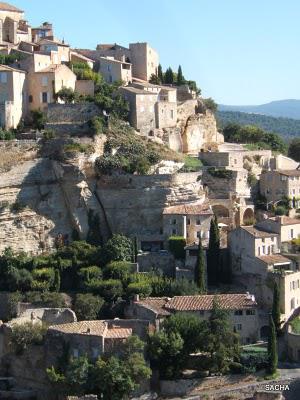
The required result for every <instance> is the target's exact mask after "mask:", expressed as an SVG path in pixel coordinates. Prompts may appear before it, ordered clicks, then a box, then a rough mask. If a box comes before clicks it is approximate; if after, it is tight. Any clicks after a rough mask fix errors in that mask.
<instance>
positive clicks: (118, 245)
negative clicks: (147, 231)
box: [102, 234, 132, 264]
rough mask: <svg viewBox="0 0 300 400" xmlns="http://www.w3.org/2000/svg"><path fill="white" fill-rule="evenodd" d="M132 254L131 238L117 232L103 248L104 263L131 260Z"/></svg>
mask: <svg viewBox="0 0 300 400" xmlns="http://www.w3.org/2000/svg"><path fill="white" fill-rule="evenodd" d="M131 256H132V242H131V239H130V238H128V237H126V236H124V235H121V234H115V235H113V236H112V238H111V239H109V240H108V241H107V243H106V244H105V245H104V246H103V249H102V259H103V262H104V264H107V263H109V262H110V261H129V262H130V261H131Z"/></svg>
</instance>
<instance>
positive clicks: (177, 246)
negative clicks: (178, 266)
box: [169, 236, 186, 260]
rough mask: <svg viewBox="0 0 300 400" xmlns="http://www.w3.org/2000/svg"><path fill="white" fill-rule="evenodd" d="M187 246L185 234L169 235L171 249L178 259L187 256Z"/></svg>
mask: <svg viewBox="0 0 300 400" xmlns="http://www.w3.org/2000/svg"><path fill="white" fill-rule="evenodd" d="M185 246H186V240H185V238H184V237H183V236H170V237H169V249H170V251H171V253H172V254H173V255H174V257H175V258H176V259H177V260H178V259H179V260H183V259H184V258H185V250H184V248H185Z"/></svg>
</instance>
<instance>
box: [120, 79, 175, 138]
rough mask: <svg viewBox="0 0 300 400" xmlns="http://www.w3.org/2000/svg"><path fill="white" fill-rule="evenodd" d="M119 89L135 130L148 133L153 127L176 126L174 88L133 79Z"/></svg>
mask: <svg viewBox="0 0 300 400" xmlns="http://www.w3.org/2000/svg"><path fill="white" fill-rule="evenodd" d="M119 90H120V92H121V93H122V94H123V96H124V98H125V100H127V101H128V102H129V106H130V115H129V120H130V124H131V125H132V126H133V127H134V128H135V129H136V130H138V131H140V132H141V133H143V134H145V135H148V134H149V133H151V132H153V131H154V130H155V129H163V128H172V127H175V126H176V123H177V102H176V89H174V88H171V87H165V86H157V85H151V84H149V83H147V82H138V81H134V82H133V83H132V85H131V86H127V87H122V88H120V89H119Z"/></svg>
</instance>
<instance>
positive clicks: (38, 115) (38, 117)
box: [31, 110, 46, 130]
mask: <svg viewBox="0 0 300 400" xmlns="http://www.w3.org/2000/svg"><path fill="white" fill-rule="evenodd" d="M31 121H32V126H33V128H34V129H39V130H41V129H43V128H44V126H45V123H46V116H45V114H44V113H43V112H42V111H40V110H33V111H31Z"/></svg>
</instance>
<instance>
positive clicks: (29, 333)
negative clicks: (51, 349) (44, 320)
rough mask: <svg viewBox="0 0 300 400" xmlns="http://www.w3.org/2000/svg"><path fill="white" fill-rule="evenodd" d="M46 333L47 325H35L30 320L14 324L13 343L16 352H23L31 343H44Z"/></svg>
mask: <svg viewBox="0 0 300 400" xmlns="http://www.w3.org/2000/svg"><path fill="white" fill-rule="evenodd" d="M45 333H46V328H45V327H43V326H41V325H33V324H32V323H30V322H26V323H25V324H22V325H13V327H12V334H11V344H12V346H13V347H14V348H15V352H16V354H22V353H23V352H24V351H25V350H26V349H27V348H28V346H29V345H31V344H35V345H40V344H42V343H43V340H44V335H45Z"/></svg>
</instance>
